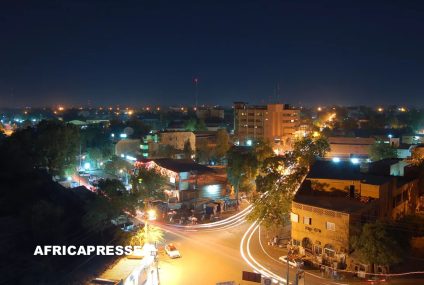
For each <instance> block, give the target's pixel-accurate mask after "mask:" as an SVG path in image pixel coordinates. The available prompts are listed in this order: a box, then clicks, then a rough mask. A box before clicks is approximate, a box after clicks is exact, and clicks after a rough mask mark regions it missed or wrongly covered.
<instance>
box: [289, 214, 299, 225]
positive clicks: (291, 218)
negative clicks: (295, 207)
mask: <svg viewBox="0 0 424 285" xmlns="http://www.w3.org/2000/svg"><path fill="white" fill-rule="evenodd" d="M290 220H291V221H292V222H294V223H298V222H299V215H297V214H294V213H291V214H290Z"/></svg>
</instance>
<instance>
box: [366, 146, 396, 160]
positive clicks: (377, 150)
mask: <svg viewBox="0 0 424 285" xmlns="http://www.w3.org/2000/svg"><path fill="white" fill-rule="evenodd" d="M370 157H371V159H372V160H374V161H377V160H381V159H385V158H396V157H397V151H396V148H394V147H393V146H391V145H390V144H386V143H384V142H376V143H374V144H373V145H372V146H371V149H370Z"/></svg>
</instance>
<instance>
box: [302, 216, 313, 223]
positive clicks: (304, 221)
mask: <svg viewBox="0 0 424 285" xmlns="http://www.w3.org/2000/svg"><path fill="white" fill-rule="evenodd" d="M303 223H304V224H305V225H311V224H312V219H311V218H309V217H304V218H303Z"/></svg>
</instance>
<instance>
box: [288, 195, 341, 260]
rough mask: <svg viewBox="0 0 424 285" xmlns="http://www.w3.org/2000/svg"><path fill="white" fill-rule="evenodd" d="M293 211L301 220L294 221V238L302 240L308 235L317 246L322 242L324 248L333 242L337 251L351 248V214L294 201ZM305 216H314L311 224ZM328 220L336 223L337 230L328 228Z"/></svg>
mask: <svg viewBox="0 0 424 285" xmlns="http://www.w3.org/2000/svg"><path fill="white" fill-rule="evenodd" d="M292 212H293V213H294V214H297V215H298V216H299V222H293V221H292V230H291V231H292V239H295V240H298V241H300V242H302V240H303V239H304V238H305V237H307V238H309V239H310V240H311V242H312V244H313V245H314V246H315V245H317V244H318V242H320V244H321V247H322V248H324V246H325V245H326V244H331V245H333V247H334V248H335V250H336V252H341V251H346V250H348V249H349V215H348V214H346V213H341V212H335V211H331V210H326V209H322V208H318V207H313V206H308V205H302V204H300V203H296V202H293V203H292ZM304 217H310V218H312V223H311V225H305V224H304V220H303V219H304ZM326 222H332V223H334V224H335V231H332V230H328V229H327V228H326Z"/></svg>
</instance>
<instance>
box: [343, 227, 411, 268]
mask: <svg viewBox="0 0 424 285" xmlns="http://www.w3.org/2000/svg"><path fill="white" fill-rule="evenodd" d="M351 243H352V248H353V249H354V250H355V252H357V253H358V256H359V259H360V260H361V261H362V262H364V263H368V264H377V265H392V264H396V263H399V262H400V261H401V260H402V257H403V248H402V247H401V246H400V244H399V243H398V242H397V241H396V239H395V238H393V236H392V235H391V233H390V230H389V228H388V226H387V225H385V224H384V223H382V222H380V221H377V222H375V223H367V224H364V225H363V226H362V230H361V232H360V234H359V235H355V236H353V237H352V241H351Z"/></svg>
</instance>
